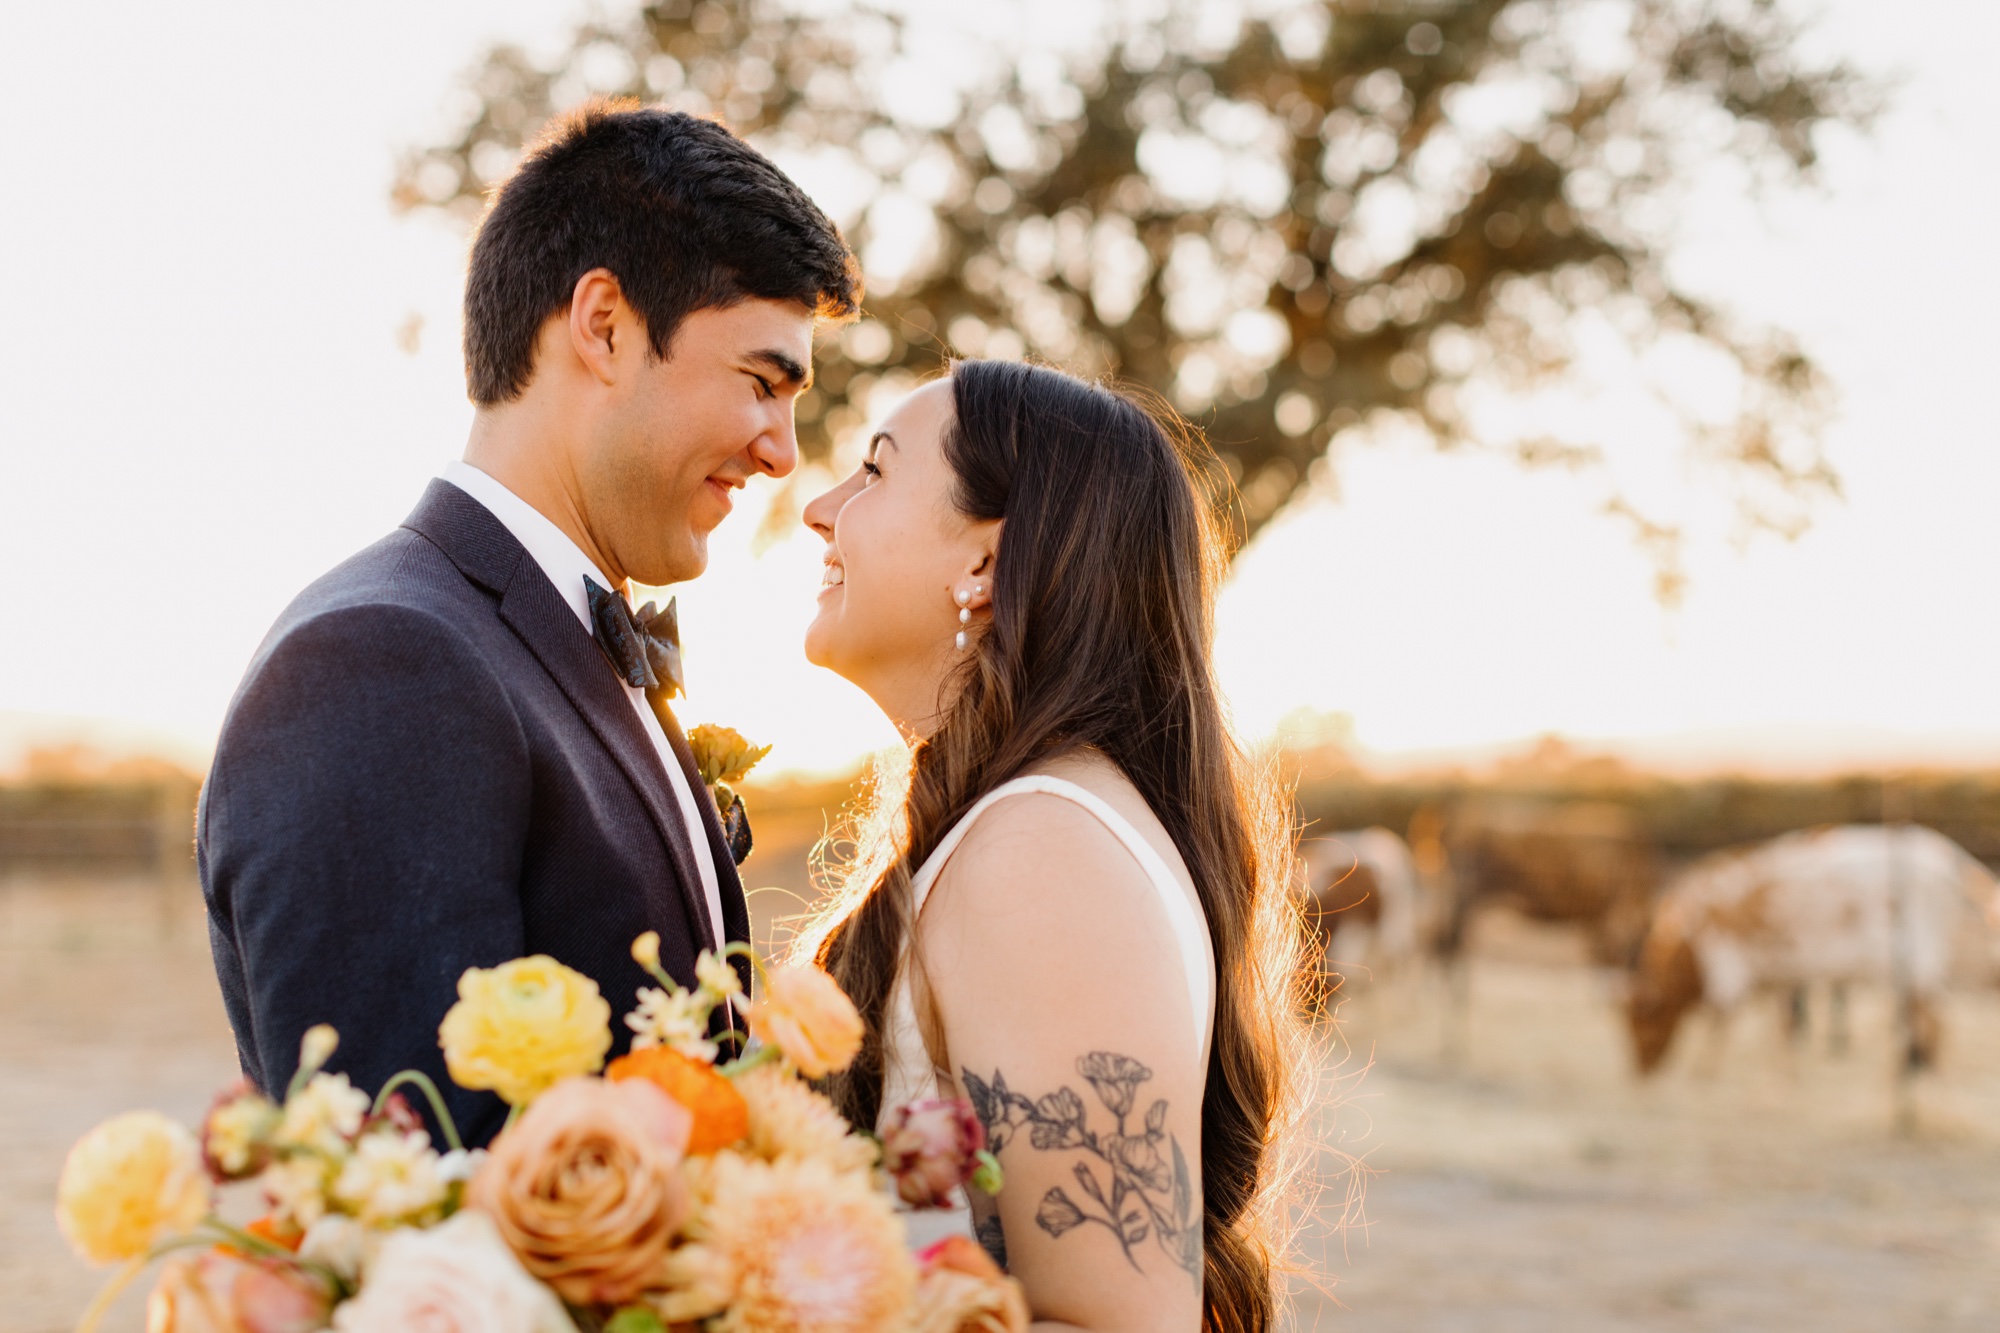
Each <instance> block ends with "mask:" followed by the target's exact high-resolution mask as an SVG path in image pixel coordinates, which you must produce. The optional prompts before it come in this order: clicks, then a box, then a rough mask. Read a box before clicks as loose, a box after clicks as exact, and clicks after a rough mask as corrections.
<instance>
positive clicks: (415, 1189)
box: [333, 1130, 446, 1227]
mask: <svg viewBox="0 0 2000 1333" xmlns="http://www.w3.org/2000/svg"><path fill="white" fill-rule="evenodd" d="M445 1188H446V1183H445V1181H444V1179H443V1177H442V1176H441V1175H440V1173H439V1171H438V1155H437V1154H436V1153H434V1152H432V1151H431V1137H430V1135H428V1134H426V1133H424V1132H423V1131H422V1130H417V1131H415V1132H414V1133H409V1134H399V1133H396V1132H394V1131H387V1132H380V1133H374V1134H369V1135H366V1136H364V1137H363V1138H362V1139H361V1141H360V1142H359V1143H357V1144H355V1145H354V1155H353V1156H352V1157H349V1158H348V1159H347V1165H345V1166H343V1167H342V1168H341V1169H340V1175H339V1177H338V1178H336V1179H335V1181H334V1182H333V1197H334V1201H335V1202H336V1203H338V1204H339V1205H340V1206H341V1208H342V1210H343V1211H345V1212H349V1213H352V1214H354V1216H356V1217H358V1218H360V1219H361V1220H362V1221H363V1222H365V1223H367V1224H368V1225H369V1226H372V1227H384V1226H393V1225H395V1224H396V1223H398V1222H417V1221H422V1220H424V1215H425V1214H427V1213H430V1212H433V1211H434V1210H436V1209H438V1208H442V1207H443V1206H444V1200H445Z"/></svg>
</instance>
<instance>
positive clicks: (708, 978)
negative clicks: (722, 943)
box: [694, 949, 743, 1000]
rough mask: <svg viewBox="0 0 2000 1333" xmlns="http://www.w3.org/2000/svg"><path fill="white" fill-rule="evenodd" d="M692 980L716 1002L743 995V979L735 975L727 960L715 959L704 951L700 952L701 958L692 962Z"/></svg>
mask: <svg viewBox="0 0 2000 1333" xmlns="http://www.w3.org/2000/svg"><path fill="white" fill-rule="evenodd" d="M694 979H695V980H696V981H697V982H699V983H700V984H701V988H702V989H703V990H705V991H707V992H708V993H709V994H710V995H712V996H714V997H715V998H716V999H717V1000H726V999H728V998H730V997H731V996H733V995H741V994H742V993H743V978H742V977H740V976H738V975H737V974H736V969H735V968H734V967H732V966H731V965H730V962H729V960H728V959H727V958H717V957H716V956H715V955H714V954H712V953H710V952H709V951H708V950H706V949H703V950H702V951H701V957H699V958H697V959H695V960H694Z"/></svg>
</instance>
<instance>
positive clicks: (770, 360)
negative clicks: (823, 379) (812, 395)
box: [749, 347, 812, 393]
mask: <svg viewBox="0 0 2000 1333" xmlns="http://www.w3.org/2000/svg"><path fill="white" fill-rule="evenodd" d="M749 359H750V360H752V361H761V362H763V363H764V364H765V365H767V366H769V367H771V369H773V370H775V371H777V372H778V373H779V374H780V375H782V376H784V378H785V382H786V383H787V384H794V385H797V386H798V390H799V392H800V393H804V392H805V391H806V390H807V389H810V388H812V367H811V366H802V365H800V364H799V363H798V361H797V360H795V359H794V358H793V357H792V354H791V353H789V352H781V351H779V350H777V349H776V348H774V347H766V348H763V349H761V350H759V351H755V352H752V353H750V358H749Z"/></svg>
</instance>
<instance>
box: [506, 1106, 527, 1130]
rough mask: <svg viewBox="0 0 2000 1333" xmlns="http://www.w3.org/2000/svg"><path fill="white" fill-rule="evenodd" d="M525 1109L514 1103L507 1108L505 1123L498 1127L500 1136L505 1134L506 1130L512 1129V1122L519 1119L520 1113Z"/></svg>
mask: <svg viewBox="0 0 2000 1333" xmlns="http://www.w3.org/2000/svg"><path fill="white" fill-rule="evenodd" d="M526 1109H527V1108H526V1107H524V1106H523V1105H522V1104H521V1103H519V1102H515V1103H514V1104H513V1105H511V1106H509V1107H508V1108H507V1123H506V1124H504V1125H502V1126H500V1132H501V1133H502V1134H505V1133H506V1132H507V1131H508V1130H510V1129H512V1128H513V1127H514V1122H515V1121H516V1120H519V1119H520V1118H521V1112H522V1111H524V1110H526Z"/></svg>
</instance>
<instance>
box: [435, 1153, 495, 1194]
mask: <svg viewBox="0 0 2000 1333" xmlns="http://www.w3.org/2000/svg"><path fill="white" fill-rule="evenodd" d="M485 1160H486V1149H484V1148H473V1149H470V1150H467V1149H465V1148H453V1149H452V1150H451V1151H450V1152H448V1153H446V1154H445V1155H444V1156H442V1157H440V1158H438V1179H439V1180H442V1181H443V1182H444V1183H445V1184H447V1185H463V1184H464V1183H465V1182H466V1181H468V1180H470V1179H472V1178H473V1177H474V1176H475V1175H477V1174H479V1164H480V1163H481V1162H484V1161H485Z"/></svg>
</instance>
